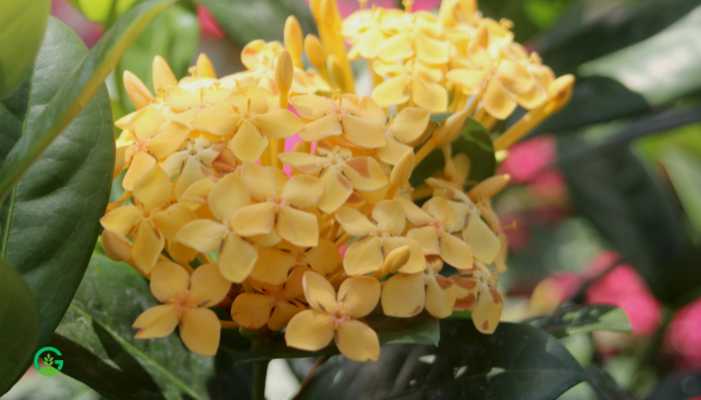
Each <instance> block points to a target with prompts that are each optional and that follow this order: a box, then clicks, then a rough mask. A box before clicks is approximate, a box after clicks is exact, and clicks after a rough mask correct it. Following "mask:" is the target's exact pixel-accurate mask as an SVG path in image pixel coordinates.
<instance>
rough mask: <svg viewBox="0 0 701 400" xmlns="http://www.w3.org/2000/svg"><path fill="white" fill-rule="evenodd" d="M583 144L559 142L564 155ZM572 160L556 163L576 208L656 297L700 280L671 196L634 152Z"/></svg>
mask: <svg viewBox="0 0 701 400" xmlns="http://www.w3.org/2000/svg"><path fill="white" fill-rule="evenodd" d="M584 146H586V145H585V144H584V142H583V141H582V140H580V139H563V140H561V141H560V142H559V144H558V148H559V152H560V154H562V157H563V158H566V157H567V154H568V152H569V153H571V152H572V151H576V150H577V149H581V148H582V147H584ZM575 160H576V161H573V162H563V163H561V167H562V171H563V173H564V175H565V177H566V179H567V186H568V188H569V191H570V194H571V198H572V201H573V204H574V206H575V208H576V209H577V211H578V213H579V214H580V215H582V216H584V217H586V218H588V219H589V220H590V221H591V223H592V224H593V225H594V226H595V227H596V228H597V230H598V231H599V232H600V233H601V234H602V236H603V237H604V238H605V239H606V240H607V241H608V242H609V244H610V245H611V246H612V247H613V249H615V250H617V251H618V252H619V253H620V254H621V255H622V256H623V258H624V259H625V260H626V261H628V262H630V263H631V264H632V265H633V266H634V267H636V268H637V269H638V270H639V271H640V272H641V274H642V276H643V277H644V278H645V279H646V280H647V281H648V283H649V284H650V286H651V288H652V290H653V292H654V293H655V294H656V295H657V296H658V298H660V299H662V300H663V301H670V302H674V301H678V300H679V298H678V296H680V295H681V294H682V293H684V292H685V291H687V290H692V289H694V288H695V287H698V286H699V285H701V276H699V275H698V274H695V273H694V272H693V271H694V269H695V268H696V267H695V265H696V264H695V262H694V258H695V256H696V255H695V254H694V249H693V248H692V247H691V246H690V241H689V238H688V236H687V234H686V227H685V225H684V224H683V218H682V216H681V215H680V213H679V210H678V209H677V207H676V206H675V204H674V199H673V198H672V197H671V195H670V193H669V192H668V191H666V190H665V189H664V188H663V187H662V186H661V183H660V181H659V179H658V177H657V176H656V175H655V174H654V173H652V172H650V171H649V170H648V169H647V167H646V166H645V165H644V164H643V163H642V162H641V161H640V159H639V157H638V156H637V155H636V154H634V153H633V152H632V151H631V150H630V149H628V148H625V147H623V148H622V147H612V148H605V149H602V151H599V152H595V153H589V154H588V157H587V158H580V157H578V158H576V159H575Z"/></svg>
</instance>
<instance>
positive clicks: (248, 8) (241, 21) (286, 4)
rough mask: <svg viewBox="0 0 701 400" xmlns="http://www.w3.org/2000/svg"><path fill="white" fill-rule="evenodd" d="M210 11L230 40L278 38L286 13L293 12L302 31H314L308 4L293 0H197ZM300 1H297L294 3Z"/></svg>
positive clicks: (279, 37) (243, 40)
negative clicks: (306, 5)
mask: <svg viewBox="0 0 701 400" xmlns="http://www.w3.org/2000/svg"><path fill="white" fill-rule="evenodd" d="M198 2H199V3H201V4H202V5H204V6H205V7H207V9H209V11H210V12H211V13H212V15H214V18H216V20H217V22H218V23H219V25H220V26H221V27H222V29H223V30H224V32H226V34H227V35H228V36H229V39H231V40H232V41H233V42H234V43H236V44H239V45H245V44H246V43H248V42H250V41H252V40H255V39H263V40H279V39H281V38H282V30H283V27H284V26H285V19H287V16H288V15H294V16H295V17H297V19H298V20H299V22H300V24H301V25H302V29H303V30H304V32H305V33H313V32H314V31H315V28H314V22H313V19H312V16H311V13H310V11H309V8H308V7H305V6H304V4H302V3H301V2H298V1H294V0H282V1H281V0H256V1H253V2H251V1H247V0H198ZM295 3H300V4H295Z"/></svg>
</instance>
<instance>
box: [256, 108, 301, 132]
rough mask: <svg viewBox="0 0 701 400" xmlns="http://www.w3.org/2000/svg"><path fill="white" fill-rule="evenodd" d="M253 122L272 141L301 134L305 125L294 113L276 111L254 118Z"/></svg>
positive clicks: (281, 110)
mask: <svg viewBox="0 0 701 400" xmlns="http://www.w3.org/2000/svg"><path fill="white" fill-rule="evenodd" d="M252 122H253V124H254V125H255V126H257V127H258V129H260V132H261V133H262V134H263V135H265V136H267V137H269V138H271V139H284V138H286V137H289V136H292V135H294V134H295V133H297V132H299V131H300V130H301V129H302V128H303V127H304V123H303V122H302V121H301V120H300V119H299V118H297V117H296V116H295V115H294V114H293V113H292V112H290V111H288V110H285V109H276V110H272V111H269V112H267V113H265V114H259V115H256V116H255V117H253V119H252Z"/></svg>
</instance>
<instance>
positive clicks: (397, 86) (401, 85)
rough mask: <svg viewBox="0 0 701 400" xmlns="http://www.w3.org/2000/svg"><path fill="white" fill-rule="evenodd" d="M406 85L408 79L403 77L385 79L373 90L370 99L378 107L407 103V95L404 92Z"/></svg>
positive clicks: (405, 91)
mask: <svg viewBox="0 0 701 400" xmlns="http://www.w3.org/2000/svg"><path fill="white" fill-rule="evenodd" d="M408 85H409V79H408V78H407V77H406V76H404V75H400V76H397V77H394V78H389V79H385V80H384V81H383V82H382V83H380V84H379V85H377V86H375V89H373V91H372V99H373V100H374V101H375V103H377V104H378V105H379V106H380V107H391V106H395V105H397V104H404V103H406V102H407V101H409V94H408V93H407V90H406V88H407V86H408Z"/></svg>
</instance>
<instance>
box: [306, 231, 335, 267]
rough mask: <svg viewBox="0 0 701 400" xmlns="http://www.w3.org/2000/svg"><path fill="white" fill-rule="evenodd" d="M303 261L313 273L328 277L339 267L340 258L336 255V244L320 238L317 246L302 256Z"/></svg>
mask: <svg viewBox="0 0 701 400" xmlns="http://www.w3.org/2000/svg"><path fill="white" fill-rule="evenodd" d="M304 261H305V262H307V263H309V266H310V267H312V269H313V270H314V271H316V272H318V273H320V274H322V275H328V274H330V273H332V272H335V271H336V270H337V269H338V267H339V266H340V265H341V256H340V255H339V254H338V248H337V247H336V243H334V242H332V241H330V240H328V239H323V238H320V239H319V244H318V245H317V246H315V247H312V248H311V249H309V251H307V252H306V253H305V254H304Z"/></svg>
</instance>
